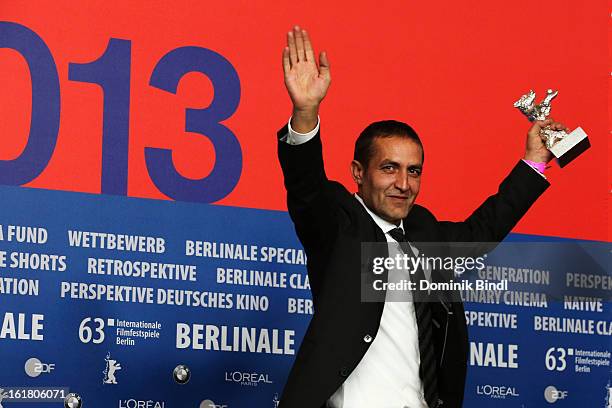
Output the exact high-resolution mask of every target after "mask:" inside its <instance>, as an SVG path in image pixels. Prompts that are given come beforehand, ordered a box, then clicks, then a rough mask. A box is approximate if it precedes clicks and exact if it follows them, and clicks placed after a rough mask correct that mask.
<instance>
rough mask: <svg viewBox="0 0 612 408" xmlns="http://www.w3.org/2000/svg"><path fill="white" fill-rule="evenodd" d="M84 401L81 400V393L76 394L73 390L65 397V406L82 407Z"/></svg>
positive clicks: (66, 407) (71, 407)
mask: <svg viewBox="0 0 612 408" xmlns="http://www.w3.org/2000/svg"><path fill="white" fill-rule="evenodd" d="M82 404H83V402H82V401H81V397H80V396H79V394H75V393H74V392H71V393H70V394H68V395H67V396H66V398H65V399H64V407H65V408H81V406H82Z"/></svg>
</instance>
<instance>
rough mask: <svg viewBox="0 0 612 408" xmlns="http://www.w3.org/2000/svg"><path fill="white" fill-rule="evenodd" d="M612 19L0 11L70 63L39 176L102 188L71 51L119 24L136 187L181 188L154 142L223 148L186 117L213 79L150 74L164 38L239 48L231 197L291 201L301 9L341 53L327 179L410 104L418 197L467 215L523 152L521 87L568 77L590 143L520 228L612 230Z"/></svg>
mask: <svg viewBox="0 0 612 408" xmlns="http://www.w3.org/2000/svg"><path fill="white" fill-rule="evenodd" d="M609 19H610V14H609V10H608V7H607V4H606V2H605V1H603V0H591V1H588V2H583V3H578V2H575V1H571V0H563V1H560V0H554V1H553V0H540V1H537V2H534V1H514V2H505V3H500V2H486V1H463V2H429V3H427V2H416V1H382V2H376V3H373V2H370V1H350V2H348V1H343V2H329V1H312V2H307V3H306V2H295V3H290V2H252V1H234V2H211V1H201V2H200V1H198V2H195V1H140V2H111V1H88V2H86V5H85V3H81V2H74V1H66V0H61V1H60V0H54V1H36V2H31V1H10V2H2V3H0V20H4V21H11V22H16V23H19V24H22V25H24V26H26V27H28V28H30V29H31V30H33V31H35V32H36V33H37V34H38V35H39V36H40V37H41V38H42V39H43V40H44V41H45V43H46V44H47V45H48V47H49V49H50V50H51V52H52V54H53V56H54V58H55V63H56V65H57V69H58V73H59V78H60V87H61V97H62V101H61V122H60V131H59V137H58V140H57V146H56V150H55V153H54V155H53V157H52V159H51V161H50V163H49V165H48V166H47V168H46V169H45V170H44V172H43V173H42V174H41V175H40V176H39V177H38V178H36V179H35V180H34V181H32V182H31V183H29V184H28V186H29V187H36V188H47V189H58V190H70V191H81V192H89V193H98V192H99V191H100V168H101V165H100V156H101V146H102V142H101V132H102V130H101V129H102V92H101V90H100V88H99V87H98V86H96V85H92V84H86V83H79V82H73V81H69V80H68V64H69V62H77V63H86V62H90V61H93V60H96V59H97V58H98V57H99V56H101V55H102V54H103V53H104V50H105V49H106V46H107V44H108V41H109V39H110V38H111V37H113V38H120V39H127V40H131V41H132V65H131V75H132V78H131V105H130V145H129V147H130V151H129V184H128V194H129V195H130V196H135V197H146V198H155V199H163V198H166V197H165V196H164V195H163V194H162V193H160V192H159V191H158V190H157V188H156V187H155V186H154V184H153V183H152V182H151V180H150V178H149V176H148V173H147V170H146V167H145V161H144V150H143V149H144V147H145V146H149V147H163V148H170V149H172V150H173V151H174V154H173V159H174V162H175V165H176V167H177V170H178V171H179V172H181V174H183V175H184V176H186V177H191V178H200V177H203V176H206V175H207V174H208V172H209V171H210V170H211V169H212V167H213V165H214V149H213V147H212V144H211V143H210V142H209V141H208V140H207V139H206V138H203V137H201V136H199V135H195V134H190V133H186V132H185V131H184V110H185V108H187V107H205V106H207V104H208V103H210V101H211V99H212V96H213V89H212V86H211V83H210V81H209V80H208V79H207V78H206V77H205V76H203V75H200V74H188V75H187V76H186V77H184V78H183V80H182V81H181V83H180V86H179V90H178V93H177V95H172V94H170V93H166V92H163V91H160V90H159V89H156V88H153V87H151V86H149V85H148V83H149V79H150V75H151V72H152V70H153V67H154V66H155V64H156V63H157V61H158V60H159V59H160V58H161V57H162V56H163V55H164V54H166V53H167V52H168V51H170V50H171V49H174V48H177V47H181V46H186V45H194V46H199V47H205V48H209V49H211V50H214V51H216V52H218V53H220V54H221V55H223V56H224V57H225V58H227V59H228V60H229V61H230V62H231V63H232V65H233V66H234V67H235V68H236V70H237V72H238V75H239V76H240V81H241V92H242V94H241V101H240V106H239V107H238V110H237V111H236V112H235V113H234V115H233V116H232V117H230V118H229V119H228V120H227V121H225V124H226V125H227V126H228V127H229V128H230V129H231V130H232V131H233V132H234V133H235V134H236V136H237V137H238V139H239V141H240V144H241V146H242V151H243V157H244V159H243V160H244V161H243V169H242V176H241V179H240V181H239V183H238V184H237V186H236V188H235V189H234V190H233V191H232V192H231V193H230V194H229V195H228V196H227V197H225V198H224V199H222V200H221V201H219V202H218V203H217V204H220V205H228V206H239V207H253V208H263V209H275V210H284V209H285V194H284V189H283V186H282V180H281V173H280V169H279V166H278V164H277V162H276V142H275V132H276V130H277V128H278V127H280V126H281V125H282V124H283V123H284V122H285V121H286V120H287V119H288V117H289V114H290V103H289V99H288V97H287V95H286V92H285V89H284V85H283V80H282V69H281V50H282V48H283V46H284V41H285V33H286V31H287V30H288V29H290V28H291V26H292V25H293V24H301V25H302V26H303V27H306V28H307V29H308V30H309V32H310V34H311V37H312V38H313V42H314V45H315V47H316V48H317V49H325V50H326V51H327V52H328V54H329V57H330V59H331V63H332V77H333V80H332V86H331V88H330V91H329V94H328V97H327V99H326V100H325V101H324V106H323V109H322V113H321V120H322V132H323V133H322V135H323V140H324V146H325V158H326V165H327V172H328V175H329V176H330V178H335V179H337V180H339V181H342V182H343V183H345V185H347V186H351V184H352V183H351V181H350V177H349V173H348V164H349V162H350V159H351V158H352V149H353V143H354V140H355V138H356V136H357V134H358V133H359V132H360V130H361V129H362V128H363V127H365V126H366V125H367V124H368V123H370V122H371V121H374V120H379V119H383V118H396V119H399V120H403V121H406V122H408V123H410V124H411V125H413V127H414V128H415V129H416V130H417V132H418V133H419V134H420V135H421V137H422V139H423V141H424V144H425V150H426V154H427V161H426V167H425V171H424V178H423V182H422V189H421V195H420V197H419V198H418V199H417V202H419V203H420V204H423V205H425V206H427V207H428V208H430V209H431V210H432V211H433V212H434V213H435V214H436V215H437V216H438V218H443V219H461V218H462V217H465V216H466V215H467V214H468V213H469V212H470V211H471V210H473V209H474V208H475V206H476V205H478V204H479V202H481V201H482V200H483V199H484V198H485V197H486V196H487V195H489V194H491V193H492V192H493V191H494V190H495V189H496V187H497V184H498V183H499V181H500V180H501V179H502V177H503V176H504V175H505V174H506V173H507V172H508V170H509V169H510V168H511V167H512V166H513V164H514V163H515V162H516V161H517V160H518V159H520V158H521V157H522V153H523V149H524V141H525V137H524V135H525V132H526V131H527V129H528V127H529V123H528V122H527V121H526V119H525V118H524V117H523V116H522V115H521V114H520V113H519V112H518V111H517V110H516V109H515V108H513V107H512V104H513V102H514V101H515V100H516V99H518V97H519V96H520V95H521V94H523V93H525V92H526V91H528V90H529V89H530V88H532V89H534V90H535V91H536V92H537V93H538V95H539V97H538V99H540V98H541V96H542V95H543V94H544V91H545V90H546V89H547V88H548V87H552V88H555V89H559V91H560V92H559V96H558V97H557V99H556V100H555V103H554V107H553V116H554V117H555V118H556V119H557V120H560V121H563V122H564V123H566V124H567V125H568V126H569V127H570V128H572V129H573V128H575V127H576V126H581V127H583V129H585V130H586V132H587V133H588V134H589V137H590V140H591V144H592V148H591V149H590V150H589V151H587V152H586V153H585V154H584V155H583V156H581V157H580V158H579V159H577V160H576V161H575V162H573V163H572V164H570V165H569V166H568V167H566V168H564V169H558V168H557V167H556V165H555V166H553V168H552V169H550V170H549V171H548V172H547V176H548V177H549V179H550V180H551V182H552V187H551V188H550V189H549V191H548V192H547V193H546V194H545V195H544V196H543V197H542V198H541V199H540V200H539V201H538V202H537V203H536V204H535V206H534V207H533V208H532V210H530V212H529V213H528V215H527V216H526V217H525V218H524V219H523V220H522V221H521V223H520V224H519V225H518V226H517V228H516V229H515V232H521V233H530V234H539V235H551V236H561V237H572V238H583V239H592V240H606V241H609V232H610V229H609V225H608V212H609V210H608V200H609V198H608V197H609V194H610V192H611V185H610V171H609V167H608V157H609V155H610V148H609V146H608V140H609V137H610V136H609V134H610V133H609V132H610V131H609V126H608V120H609V117H610V116H609V113H608V105H609V97H610V94H609V90H608V84H609V80H610V79H609V78H610V67H609V63H608V58H607V56H608V53H607V51H608V50H607V49H606V48H607V47H606V45H607V43H608V42H607V36H606V25H607V24H609ZM608 35H609V34H608ZM0 64H1V65H0V66H1V67H2V75H0V89H2V95H1V96H0V116H1V117H2V119H1V120H0V135H2V136H1V139H0V140H1V141H2V142H1V143H0V159H4V160H10V159H14V158H16V157H17V156H19V154H20V152H21V151H22V149H23V147H24V146H25V143H26V139H27V134H28V129H29V120H30V119H29V118H30V104H31V97H30V92H31V89H30V88H31V86H30V78H29V72H28V69H27V65H26V63H25V61H24V60H23V58H22V57H21V56H20V55H19V54H18V53H17V52H15V51H12V50H9V49H0Z"/></svg>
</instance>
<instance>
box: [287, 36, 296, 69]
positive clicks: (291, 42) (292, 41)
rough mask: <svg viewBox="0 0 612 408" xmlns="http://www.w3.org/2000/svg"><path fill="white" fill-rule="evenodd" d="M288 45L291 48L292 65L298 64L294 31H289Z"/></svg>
mask: <svg viewBox="0 0 612 408" xmlns="http://www.w3.org/2000/svg"><path fill="white" fill-rule="evenodd" d="M287 47H288V48H289V59H290V61H291V65H293V64H297V62H298V57H297V49H296V47H295V36H294V35H293V31H289V32H288V33H287Z"/></svg>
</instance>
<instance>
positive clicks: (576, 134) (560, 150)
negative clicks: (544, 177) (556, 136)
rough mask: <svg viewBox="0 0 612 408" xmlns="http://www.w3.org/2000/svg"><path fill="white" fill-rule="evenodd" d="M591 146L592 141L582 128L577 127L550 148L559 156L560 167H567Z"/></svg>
mask: <svg viewBox="0 0 612 408" xmlns="http://www.w3.org/2000/svg"><path fill="white" fill-rule="evenodd" d="M589 147H591V143H590V142H589V139H588V138H587V134H586V133H584V130H582V128H580V127H577V128H576V129H574V131H573V132H572V133H570V134H568V135H567V136H565V137H564V138H563V139H561V140H559V141H558V142H557V143H555V145H554V146H553V147H551V148H550V151H551V153H552V154H553V155H554V156H555V157H556V158H557V162H558V163H559V167H565V166H566V165H568V164H569V163H570V162H571V161H572V160H574V159H575V158H576V157H578V156H580V155H581V154H582V153H583V152H584V151H585V150H587V149H588V148H589Z"/></svg>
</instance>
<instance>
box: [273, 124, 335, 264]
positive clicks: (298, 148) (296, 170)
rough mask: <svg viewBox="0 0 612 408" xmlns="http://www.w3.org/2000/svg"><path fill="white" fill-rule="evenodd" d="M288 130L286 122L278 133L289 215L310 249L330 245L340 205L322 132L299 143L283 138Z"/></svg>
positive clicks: (301, 238)
mask: <svg viewBox="0 0 612 408" xmlns="http://www.w3.org/2000/svg"><path fill="white" fill-rule="evenodd" d="M287 132H288V129H287V126H286V125H285V127H283V128H282V129H281V130H279V131H278V135H277V136H278V158H279V161H280V165H281V168H282V171H283V176H284V183H285V188H286V190H287V208H288V210H289V215H290V216H291V219H292V220H293V223H294V224H295V229H296V232H297V235H298V237H299V239H300V241H301V242H302V245H304V248H305V249H306V251H307V253H308V252H312V251H319V250H321V249H324V248H329V247H331V245H329V244H330V240H332V239H334V238H335V234H334V233H335V231H336V230H337V228H336V226H337V219H336V212H337V208H336V207H337V206H336V203H335V200H333V198H332V196H331V194H329V193H328V191H329V184H330V183H329V181H328V179H327V176H326V175H325V168H324V165H323V151H322V145H321V137H320V132H317V134H316V135H315V136H314V137H313V138H312V139H310V140H308V141H307V142H305V143H302V144H298V145H292V144H289V143H286V142H285V141H283V140H282V139H283V137H284V136H286V135H287ZM309 256H310V254H309Z"/></svg>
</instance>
